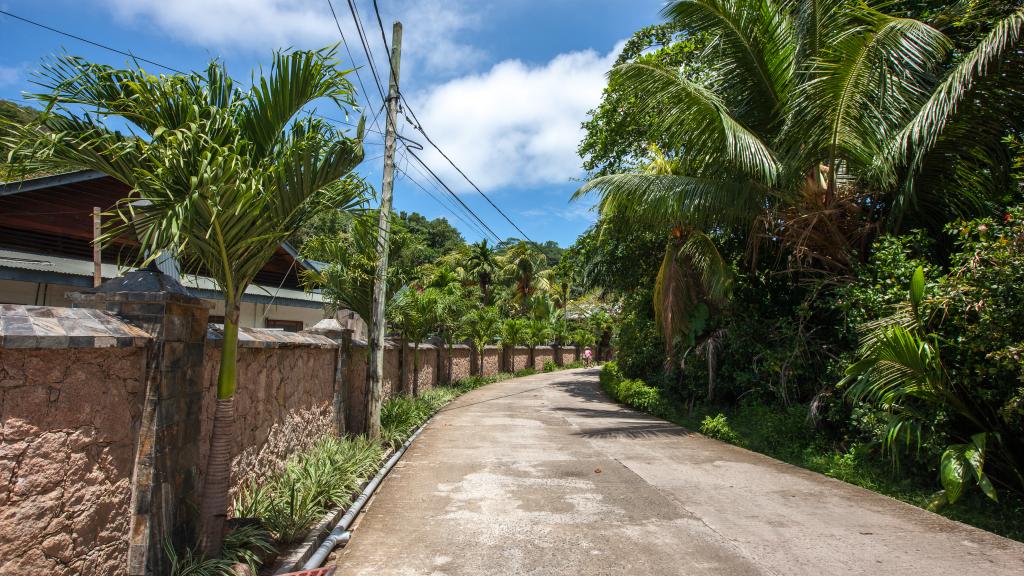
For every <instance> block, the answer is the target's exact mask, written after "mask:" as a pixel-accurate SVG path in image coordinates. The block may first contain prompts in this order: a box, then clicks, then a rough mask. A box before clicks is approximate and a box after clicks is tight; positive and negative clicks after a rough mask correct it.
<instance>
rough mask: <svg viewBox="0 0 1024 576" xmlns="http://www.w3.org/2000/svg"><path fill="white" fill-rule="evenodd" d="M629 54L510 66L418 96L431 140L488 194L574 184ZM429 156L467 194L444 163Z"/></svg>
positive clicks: (583, 54) (577, 55) (584, 54)
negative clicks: (620, 62)
mask: <svg viewBox="0 0 1024 576" xmlns="http://www.w3.org/2000/svg"><path fill="white" fill-rule="evenodd" d="M621 48H622V44H621V43H620V44H619V45H618V46H616V47H615V49H614V50H612V51H611V52H609V53H608V54H599V53H597V52H595V51H592V50H586V51H580V52H570V53H565V54H560V55H558V56H556V57H555V58H553V59H552V60H550V61H549V62H547V63H545V64H542V65H538V66H531V65H528V64H526V63H524V62H522V61H519V60H506V61H504V62H501V63H498V64H496V65H494V66H493V67H492V68H491V69H490V70H488V71H487V72H484V73H482V74H476V75H470V76H465V77H461V78H456V79H453V80H450V81H447V82H445V83H443V84H439V85H437V86H434V87H432V88H429V89H427V90H426V91H424V92H422V93H419V94H416V95H415V96H414V98H413V107H414V109H415V110H416V113H417V115H418V117H419V120H420V122H421V123H422V125H423V127H424V128H425V129H426V130H427V133H428V134H430V135H431V138H433V139H434V140H435V141H436V142H437V143H438V145H440V146H441V148H442V149H443V150H444V151H445V152H446V153H447V154H448V155H449V156H451V157H452V159H453V160H455V162H456V163H457V164H459V165H460V167H462V169H463V170H464V171H466V173H467V174H469V175H470V177H471V178H473V180H474V181H475V182H476V183H477V184H478V185H479V186H480V187H481V188H482V189H484V190H485V191H487V190H493V189H496V188H502V187H509V186H511V187H528V186H537V185H544V184H566V183H567V182H568V181H569V180H570V179H572V178H573V177H578V176H580V175H581V173H582V170H581V165H580V158H579V156H578V155H577V153H576V147H577V145H578V144H579V141H580V139H581V137H582V135H583V131H582V129H581V127H580V124H581V123H582V122H583V121H584V120H585V119H586V113H587V111H588V110H590V109H592V108H594V107H595V106H596V105H597V104H598V103H599V102H600V99H601V92H602V90H603V89H604V86H605V84H606V78H605V74H606V73H607V71H608V70H609V69H610V68H611V66H612V64H613V63H614V61H615V57H616V55H617V54H618V52H619V51H620V50H621ZM428 150H429V149H428ZM425 153H426V154H427V155H428V157H429V163H430V164H431V165H432V166H435V167H437V168H438V169H440V170H441V172H442V173H443V177H445V178H446V180H450V181H451V182H452V183H454V184H456V185H458V186H459V187H460V189H463V190H464V189H466V187H467V186H468V185H465V186H463V184H465V182H464V181H462V182H459V176H458V174H457V173H455V172H454V170H453V169H451V168H450V166H448V165H447V163H446V162H445V161H444V159H442V158H440V157H439V156H438V155H436V154H429V153H427V152H425Z"/></svg>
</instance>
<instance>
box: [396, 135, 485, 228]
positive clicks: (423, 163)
mask: <svg viewBox="0 0 1024 576" xmlns="http://www.w3.org/2000/svg"><path fill="white" fill-rule="evenodd" d="M406 150H407V151H408V152H409V155H410V156H412V157H413V158H414V159H415V160H416V162H417V163H419V165H420V166H422V167H423V168H424V169H425V170H426V171H427V172H429V173H430V175H431V176H433V177H434V180H437V181H438V182H439V183H440V184H441V186H442V187H444V189H445V191H447V192H448V194H449V195H450V196H451V197H452V198H454V199H455V200H456V201H457V202H458V203H459V205H461V206H462V207H463V208H465V209H466V210H467V211H468V212H469V213H470V214H472V215H473V217H474V218H475V219H476V221H477V222H479V223H480V225H481V226H483V227H484V229H485V230H487V232H488V233H490V235H491V236H493V237H494V239H495V240H496V241H498V242H501V237H500V236H498V235H497V234H495V233H494V230H492V229H491V227H490V226H488V225H487V223H486V222H484V221H483V219H482V218H480V216H478V215H477V213H476V212H474V211H473V209H472V208H470V207H469V206H467V205H466V203H465V202H463V201H462V198H459V195H458V194H456V193H455V192H454V191H453V190H452V189H451V188H450V187H449V186H448V185H447V184H445V183H444V180H441V178H440V177H439V176H438V175H437V174H436V173H435V172H434V171H433V170H431V169H430V166H427V163H426V162H424V161H423V159H422V158H420V157H419V156H417V155H416V153H415V152H413V151H412V150H410V149H409V147H408V146H407V147H406Z"/></svg>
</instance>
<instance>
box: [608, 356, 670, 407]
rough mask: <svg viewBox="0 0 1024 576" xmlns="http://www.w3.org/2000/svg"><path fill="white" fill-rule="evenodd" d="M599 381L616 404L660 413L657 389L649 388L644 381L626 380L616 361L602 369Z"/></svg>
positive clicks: (659, 395) (660, 400)
mask: <svg viewBox="0 0 1024 576" xmlns="http://www.w3.org/2000/svg"><path fill="white" fill-rule="evenodd" d="M599 380H600V383H601V388H602V389H603V390H604V391H605V393H606V394H608V396H609V397H611V398H612V399H613V400H615V401H616V402H621V403H623V404H625V405H627V406H630V407H632V408H636V409H637V410H642V411H645V412H655V411H658V409H659V407H660V406H661V405H662V398H661V393H660V391H659V390H658V389H657V388H654V387H653V386H648V385H647V384H645V383H644V381H643V380H636V379H629V378H625V377H624V376H623V375H622V372H621V371H620V370H619V367H618V364H616V363H615V362H614V361H611V362H606V363H605V365H604V366H602V367H601V372H600V376H599Z"/></svg>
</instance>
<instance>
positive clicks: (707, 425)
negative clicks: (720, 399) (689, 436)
mask: <svg viewBox="0 0 1024 576" xmlns="http://www.w3.org/2000/svg"><path fill="white" fill-rule="evenodd" d="M700 433H701V434H703V435H705V436H707V437H708V438H714V439H716V440H721V441H723V442H728V443H730V444H739V436H738V435H737V434H736V432H734V431H733V429H732V427H730V426H729V419H728V418H726V417H725V414H722V413H721V412H719V413H718V414H716V415H714V416H705V417H704V420H703V421H702V422H701V423H700Z"/></svg>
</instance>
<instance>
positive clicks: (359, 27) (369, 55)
mask: <svg viewBox="0 0 1024 576" xmlns="http://www.w3.org/2000/svg"><path fill="white" fill-rule="evenodd" d="M327 2H328V5H329V6H330V7H331V15H332V16H333V17H334V21H335V26H337V28H338V32H339V33H340V34H341V36H342V43H344V44H345V45H346V50H348V45H347V41H346V40H345V36H344V34H343V33H342V32H341V30H342V29H341V23H340V21H339V20H338V16H337V13H336V12H335V11H334V7H333V4H332V3H331V0H327ZM347 2H348V6H349V12H350V13H351V15H352V20H353V22H354V23H355V27H356V32H357V33H358V34H359V40H360V44H361V45H362V48H363V53H364V54H365V55H366V61H367V63H368V64H369V65H370V72H371V73H372V75H373V79H374V82H375V83H376V84H377V91H378V92H379V93H380V95H381V98H382V101H383V102H385V103H386V101H387V100H386V98H384V89H383V86H382V85H381V83H380V76H379V74H378V73H377V67H376V64H375V62H374V59H373V51H372V50H371V49H370V44H369V39H368V37H367V35H366V29H365V28H364V26H363V23H362V19H361V18H360V16H359V9H358V7H357V6H356V4H355V2H354V1H353V0H347ZM374 10H375V11H377V6H376V5H375V6H374ZM377 14H378V18H377V20H378V24H379V25H380V27H381V35H382V36H384V34H385V33H384V29H383V24H381V22H380V18H379V11H378V12H377ZM384 44H385V47H386V46H387V39H386V37H385V39H384ZM387 57H388V65H389V68H390V71H391V73H392V75H394V63H393V62H392V61H391V55H390V53H389V54H388V55H387ZM349 58H352V59H353V61H354V58H353V56H352V54H351V52H349ZM357 77H358V70H357ZM360 82H361V80H360ZM361 86H362V87H363V90H364V93H365V90H366V89H365V86H363V85H362V84H361ZM399 96H400V97H401V98H402V100H403V101H404V100H405V99H404V97H402V96H401V91H399ZM398 140H399V141H400V142H401V143H402V145H403V147H404V148H405V149H406V150H407V151H408V152H409V154H412V156H413V157H414V158H416V161H417V162H419V163H420V165H421V166H423V168H425V169H426V170H427V171H428V172H430V174H431V176H432V177H433V179H434V180H436V181H437V182H438V183H440V184H441V186H443V187H444V188H445V190H446V191H447V193H448V194H450V195H451V196H452V197H453V198H455V200H456V201H457V202H458V204H459V205H461V206H462V208H463V210H464V211H465V212H466V213H467V215H468V216H470V217H471V219H473V220H476V222H479V224H480V225H481V226H483V228H485V229H486V230H487V231H488V232H489V233H490V234H491V236H493V237H494V238H495V240H496V241H498V242H500V241H501V238H500V237H499V236H498V235H497V234H495V233H494V231H493V230H492V229H491V228H490V226H488V225H487V223H486V222H484V220H483V219H482V218H480V216H479V215H478V214H477V213H476V212H474V211H473V209H472V208H470V207H469V206H468V205H467V204H466V203H465V202H463V201H462V199H461V198H459V197H458V196H457V195H456V194H455V192H453V191H452V190H451V188H450V187H449V186H448V185H447V184H445V182H444V181H443V180H441V178H440V177H439V176H438V175H437V174H436V173H434V171H433V170H431V169H430V168H429V167H428V166H427V165H426V163H424V162H423V160H422V159H420V158H419V157H418V156H416V155H415V154H414V153H413V152H412V149H411V148H410V147H409V143H408V142H407V141H406V140H405V139H403V138H401V137H399V138H398ZM414 166H415V165H414ZM402 172H404V173H405V174H406V175H407V176H408V172H406V171H402ZM421 174H422V171H421ZM431 197H432V198H434V199H435V201H437V202H438V203H441V202H440V200H438V199H437V198H436V197H434V196H433V195H431ZM441 205H442V206H444V207H445V208H447V206H445V205H444V204H443V203H441ZM453 214H454V212H453ZM459 219H460V220H462V218H461V217H460V218H459ZM477 228H478V230H477V231H480V232H482V230H479V226H477ZM481 235H483V234H481Z"/></svg>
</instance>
